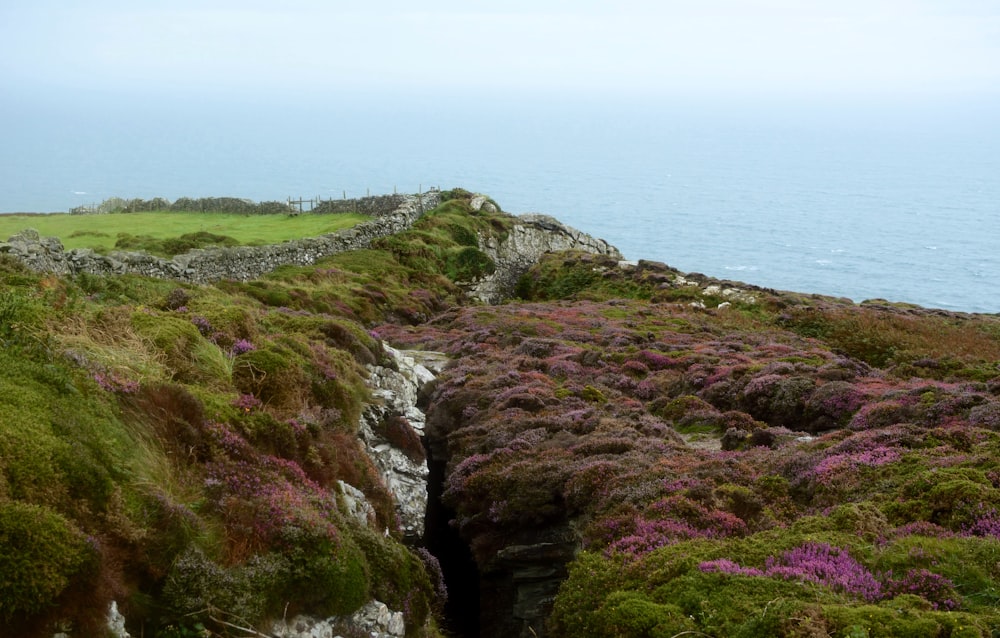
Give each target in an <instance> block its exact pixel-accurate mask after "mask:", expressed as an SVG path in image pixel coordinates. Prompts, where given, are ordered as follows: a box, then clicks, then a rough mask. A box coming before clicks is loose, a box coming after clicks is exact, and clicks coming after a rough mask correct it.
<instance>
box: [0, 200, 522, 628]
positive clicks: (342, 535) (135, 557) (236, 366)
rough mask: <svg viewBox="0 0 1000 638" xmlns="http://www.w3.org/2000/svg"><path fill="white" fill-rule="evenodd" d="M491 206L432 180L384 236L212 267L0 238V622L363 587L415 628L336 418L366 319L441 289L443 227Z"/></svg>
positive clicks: (382, 526) (414, 314) (270, 609)
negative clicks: (340, 491)
mask: <svg viewBox="0 0 1000 638" xmlns="http://www.w3.org/2000/svg"><path fill="white" fill-rule="evenodd" d="M170 215H171V216H172V215H173V213H171V214H170ZM130 218H131V217H130ZM93 219H97V218H93ZM503 223H504V222H503V221H500V220H493V223H492V224H491V220H488V219H486V218H480V217H477V216H474V215H470V214H469V212H468V208H467V201H465V200H455V201H450V202H445V204H444V205H442V207H441V208H440V209H438V210H437V211H435V212H432V213H429V214H428V215H427V216H426V217H425V218H424V219H422V220H421V221H420V222H419V223H418V224H417V225H416V226H415V227H414V229H413V230H412V231H410V232H408V233H404V234H402V235H398V236H395V237H392V238H389V239H387V240H384V241H385V244H386V245H385V246H384V247H383V248H382V249H373V250H367V251H358V252H353V253H347V254H341V255H337V256H335V257H332V258H330V259H327V260H324V261H323V262H322V263H320V264H319V265H317V266H316V267H311V268H283V269H280V270H278V271H277V272H275V273H273V274H271V275H269V276H267V277H265V278H263V279H261V280H259V281H254V282H249V283H220V284H219V285H218V286H187V285H179V284H177V283H173V282H169V281H160V280H149V279H143V278H139V277H107V278H101V277H92V276H81V277H79V278H78V279H75V280H70V279H64V278H59V277H55V276H49V275H40V274H36V273H32V272H28V271H26V270H24V269H23V268H22V267H21V266H20V265H19V264H18V263H16V262H14V261H11V260H9V259H7V258H3V259H0V573H2V574H3V578H2V579H0V634H2V635H5V636H7V635H17V636H32V635H39V636H51V635H52V634H53V632H54V627H55V626H56V625H57V624H58V623H60V622H64V621H66V622H71V623H72V624H73V626H74V627H75V628H76V630H75V632H74V635H81V636H83V635H100V633H99V632H100V630H99V625H100V624H101V622H102V621H103V618H102V617H103V614H104V613H105V611H106V609H107V604H108V602H109V601H110V600H112V599H114V600H117V601H118V602H119V604H120V606H121V608H122V610H123V612H124V613H125V615H126V616H127V617H128V619H129V622H130V628H131V630H132V632H133V635H146V636H189V635H195V634H194V633H192V632H193V631H194V630H195V628H196V627H197V626H204V627H207V628H208V629H210V630H211V631H213V632H216V633H215V634H214V635H225V633H226V626H227V625H225V624H224V623H227V622H228V623H233V624H237V625H241V626H253V625H255V624H258V623H260V622H263V621H264V620H265V619H267V618H275V617H278V618H280V617H281V616H282V615H283V614H286V613H287V614H288V617H289V618H290V617H292V616H293V615H294V614H295V613H298V612H300V611H304V612H312V613H316V614H321V615H325V614H343V613H347V612H351V611H353V610H354V609H356V608H357V607H358V606H359V605H361V604H362V603H364V602H366V601H368V600H369V599H370V598H372V597H374V598H377V599H379V600H382V601H383V602H386V603H387V604H389V605H390V607H392V608H393V609H398V610H404V611H405V613H406V622H407V626H408V628H409V630H410V632H411V633H412V635H425V634H428V635H434V634H435V633H436V630H434V623H433V621H432V620H431V613H432V610H433V609H434V608H435V607H436V606H437V605H438V602H437V600H436V598H435V596H436V595H435V589H434V587H433V585H432V580H431V577H430V576H429V572H428V565H427V564H425V561H424V560H423V559H422V558H421V557H420V556H419V555H418V554H417V553H415V552H414V551H412V550H411V549H409V548H407V547H404V546H403V545H402V544H401V543H400V538H401V533H400V531H399V529H398V522H397V519H396V515H395V512H394V507H393V504H392V501H391V497H390V495H389V494H388V493H387V492H386V489H385V487H384V486H383V484H382V481H381V479H380V477H379V474H378V472H377V470H376V469H375V468H374V467H373V465H372V463H371V462H370V461H369V460H368V457H367V456H366V455H365V454H364V452H363V450H362V449H361V444H360V442H359V441H358V439H357V438H356V436H355V435H356V428H357V426H358V417H359V414H360V412H361V409H362V406H363V403H364V402H366V401H369V400H370V397H369V392H368V389H367V387H366V385H365V382H364V380H365V378H366V376H367V371H366V370H365V368H364V366H365V365H366V364H373V363H385V364H387V360H386V359H385V356H384V354H383V351H382V348H381V344H380V342H379V341H377V340H376V339H374V338H373V337H372V336H371V334H369V331H368V327H369V326H371V325H373V324H374V323H376V322H378V323H381V322H384V321H387V320H393V321H401V322H413V321H419V320H422V319H424V318H427V317H430V316H433V315H434V314H436V313H437V312H440V311H441V310H442V309H444V308H446V307H448V306H449V305H453V304H456V303H459V302H460V291H459V290H458V289H457V288H455V286H454V284H452V283H451V280H449V279H448V277H447V276H446V274H447V273H448V272H450V271H452V270H454V265H455V264H456V263H459V262H460V261H461V260H457V256H458V255H461V254H463V253H464V252H466V251H467V249H468V248H469V247H468V246H467V245H466V244H465V243H459V242H458V241H455V240H454V239H453V237H456V236H457V237H459V238H467V237H469V236H472V237H474V236H475V233H476V232H478V231H484V232H495V228H494V226H495V224H500V225H501V226H502V224H503ZM456 260H457V261H456ZM338 481H345V482H347V483H349V484H351V485H353V486H355V487H357V488H359V489H361V490H362V491H363V492H364V493H365V494H366V496H367V497H368V499H369V501H370V502H371V503H372V505H373V507H374V510H375V520H374V521H372V522H371V525H370V526H363V525H360V524H359V523H357V522H356V521H355V520H354V519H353V518H352V517H351V516H348V515H346V514H344V513H343V511H344V508H343V506H342V504H341V503H339V502H338V497H337V496H336V494H337V482H338ZM386 530H387V531H388V535H386V534H385V533H384V531H386ZM431 568H433V565H431ZM430 573H433V569H432V571H431V572H430ZM239 635H242V634H239Z"/></svg>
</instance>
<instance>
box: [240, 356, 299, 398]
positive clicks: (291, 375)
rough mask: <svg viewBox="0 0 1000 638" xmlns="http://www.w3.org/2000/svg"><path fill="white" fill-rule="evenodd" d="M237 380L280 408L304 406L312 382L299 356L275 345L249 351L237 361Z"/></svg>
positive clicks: (242, 388)
mask: <svg viewBox="0 0 1000 638" xmlns="http://www.w3.org/2000/svg"><path fill="white" fill-rule="evenodd" d="M233 384H234V385H235V386H236V387H237V388H238V389H239V390H240V392H242V393H244V394H252V395H254V396H255V397H257V398H258V399H259V400H260V401H262V402H263V403H264V404H265V405H269V406H272V407H274V408H276V409H292V410H296V409H299V408H301V407H302V404H303V401H304V395H305V393H306V392H308V389H309V383H308V380H307V378H306V376H305V373H304V371H303V370H302V368H301V366H300V365H299V364H298V362H297V361H296V357H295V356H294V355H293V354H292V353H290V352H287V351H286V352H282V351H278V350H275V349H271V348H267V349H265V348H260V349H257V350H250V351H247V352H245V353H243V354H241V355H239V356H238V357H236V359H235V361H234V362H233Z"/></svg>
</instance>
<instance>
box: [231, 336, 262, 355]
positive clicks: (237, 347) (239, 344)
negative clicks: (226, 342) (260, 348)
mask: <svg viewBox="0 0 1000 638" xmlns="http://www.w3.org/2000/svg"><path fill="white" fill-rule="evenodd" d="M256 349H257V346H255V345H253V344H252V343H251V342H250V341H248V340H246V339H237V340H236V341H234V342H233V347H232V348H231V349H230V352H231V353H232V355H233V356H234V357H238V356H239V355H241V354H244V353H247V352H250V351H251V350H256Z"/></svg>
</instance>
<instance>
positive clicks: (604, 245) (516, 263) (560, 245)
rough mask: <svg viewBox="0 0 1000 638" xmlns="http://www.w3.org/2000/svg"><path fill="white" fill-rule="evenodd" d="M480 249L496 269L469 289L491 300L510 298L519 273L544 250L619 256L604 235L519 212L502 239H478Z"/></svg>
mask: <svg viewBox="0 0 1000 638" xmlns="http://www.w3.org/2000/svg"><path fill="white" fill-rule="evenodd" d="M479 249H480V250H482V251H483V252H484V253H486V255H487V256H489V258H490V259H492V260H493V263H494V264H496V270H495V271H494V272H493V274H491V275H488V276H486V277H483V278H481V279H480V280H478V281H476V282H473V283H472V284H471V286H470V287H469V291H468V292H469V295H470V296H471V297H473V298H474V299H478V300H479V301H482V302H483V303H490V304H494V303H500V302H502V301H503V300H505V299H508V298H510V296H511V295H512V294H513V293H514V290H515V288H516V286H517V281H518V279H520V277H521V275H523V274H524V273H526V272H528V270H529V269H530V268H531V267H532V266H534V265H535V264H536V263H538V260H539V259H541V257H542V255H544V254H545V253H549V252H558V251H562V250H582V251H586V252H590V253H595V254H599V255H609V256H612V257H614V258H616V259H621V253H620V252H619V251H618V249H617V248H615V247H614V246H612V245H611V244H609V243H608V242H606V241H604V240H603V239H598V238H596V237H592V236H590V235H588V234H586V233H584V232H581V231H579V230H576V229H575V228H571V227H570V226H567V225H565V224H563V223H562V222H560V221H559V220H558V219H556V218H554V217H549V216H548V215H538V214H526V215H521V216H520V217H518V218H517V223H516V224H515V225H514V226H513V228H511V230H510V233H509V234H508V236H507V238H506V239H505V240H504V241H499V240H498V239H496V238H492V237H491V238H488V239H481V240H480V245H479Z"/></svg>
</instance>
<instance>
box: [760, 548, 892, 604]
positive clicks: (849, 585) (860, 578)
mask: <svg viewBox="0 0 1000 638" xmlns="http://www.w3.org/2000/svg"><path fill="white" fill-rule="evenodd" d="M764 572H765V573H766V574H767V575H768V576H777V577H779V578H785V579H787V580H805V581H809V582H814V583H818V584H821V585H824V586H826V587H830V588H831V589H833V590H834V591H840V592H843V593H846V594H852V595H857V596H860V597H862V598H864V599H865V600H868V601H875V600H879V599H880V598H881V597H882V586H881V584H880V583H879V581H878V580H877V579H876V578H875V576H874V575H873V574H872V573H871V572H870V571H868V569H867V568H866V567H865V566H864V565H862V564H861V563H859V562H858V561H856V560H854V558H852V557H851V555H850V554H848V553H847V551H846V550H843V549H841V548H839V547H831V546H830V545H827V544H826V543H805V544H803V545H801V546H799V547H797V548H795V549H792V550H789V551H787V552H785V553H783V554H782V555H781V556H780V557H779V558H774V557H771V558H768V559H767V561H766V562H765V565H764Z"/></svg>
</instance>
